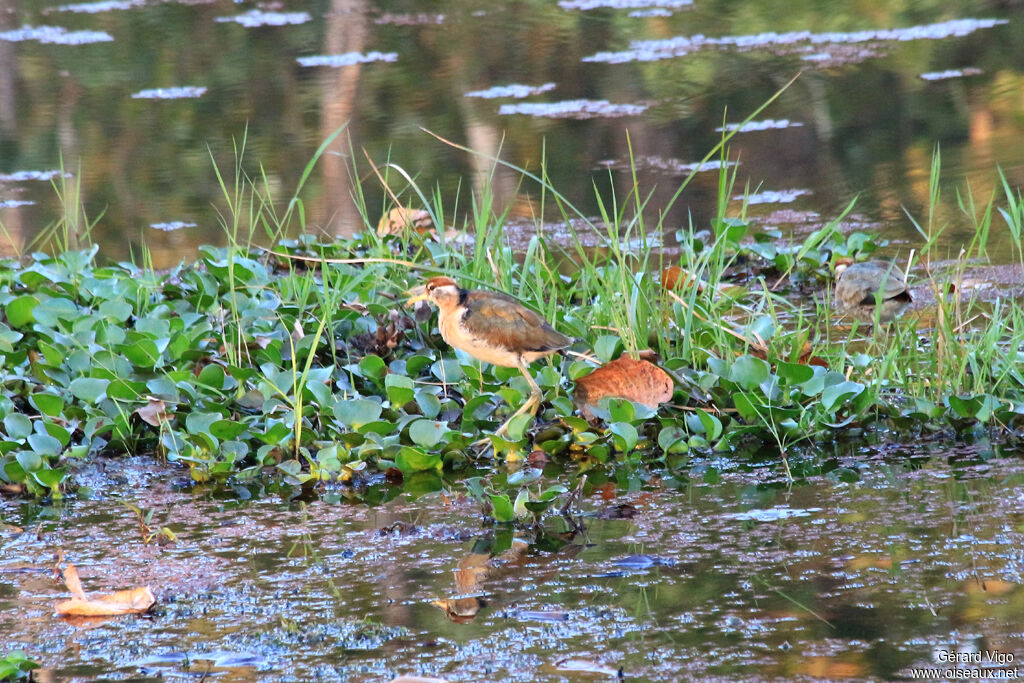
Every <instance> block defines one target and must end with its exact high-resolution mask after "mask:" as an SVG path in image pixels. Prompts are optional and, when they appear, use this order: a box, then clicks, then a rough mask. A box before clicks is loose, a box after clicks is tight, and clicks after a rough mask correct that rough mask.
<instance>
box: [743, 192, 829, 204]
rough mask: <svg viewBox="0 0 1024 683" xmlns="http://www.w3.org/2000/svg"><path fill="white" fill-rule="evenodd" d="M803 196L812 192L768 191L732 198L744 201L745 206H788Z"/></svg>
mask: <svg viewBox="0 0 1024 683" xmlns="http://www.w3.org/2000/svg"><path fill="white" fill-rule="evenodd" d="M805 194H812V192H811V191H810V190H768V191H766V192H758V193H757V194H752V195H749V196H747V197H744V196H743V195H739V196H736V197H733V199H736V200H739V201H742V200H743V199H746V200H747V204H788V203H790V202H792V201H793V200H795V199H796V198H797V197H802V196H803V195H805Z"/></svg>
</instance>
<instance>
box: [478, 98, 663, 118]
mask: <svg viewBox="0 0 1024 683" xmlns="http://www.w3.org/2000/svg"><path fill="white" fill-rule="evenodd" d="M646 110H647V105H644V104H612V103H611V102H609V101H608V100H564V101H562V102H523V103H521V104H503V105H501V108H500V109H498V113H499V114H503V115H508V114H525V115H527V116H543V117H548V118H553V119H593V118H600V117H615V116H636V115H638V114H642V113H644V112H645V111H646Z"/></svg>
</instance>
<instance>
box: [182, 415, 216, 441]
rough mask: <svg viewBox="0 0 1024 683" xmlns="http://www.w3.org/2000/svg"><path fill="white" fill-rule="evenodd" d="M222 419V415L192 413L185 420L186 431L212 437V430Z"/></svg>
mask: <svg viewBox="0 0 1024 683" xmlns="http://www.w3.org/2000/svg"><path fill="white" fill-rule="evenodd" d="M220 419H221V415H220V413H202V412H191V413H189V414H188V416H187V417H186V418H185V430H186V431H188V433H189V434H207V435H210V436H212V434H211V432H210V428H211V427H212V426H213V423H214V422H217V421H218V420H220Z"/></svg>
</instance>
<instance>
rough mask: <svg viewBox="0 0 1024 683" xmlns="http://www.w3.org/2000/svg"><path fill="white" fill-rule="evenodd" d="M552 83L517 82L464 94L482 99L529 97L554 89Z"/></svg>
mask: <svg viewBox="0 0 1024 683" xmlns="http://www.w3.org/2000/svg"><path fill="white" fill-rule="evenodd" d="M554 89H555V84H554V83H544V84H543V85H521V84H519V83H512V84H510V85H496V86H494V87H493V88H488V89H487V90H472V91H470V92H468V93H466V94H465V96H466V97H481V98H484V99H494V98H498V97H529V96H530V95H539V94H541V93H543V92H547V91H548V90H554Z"/></svg>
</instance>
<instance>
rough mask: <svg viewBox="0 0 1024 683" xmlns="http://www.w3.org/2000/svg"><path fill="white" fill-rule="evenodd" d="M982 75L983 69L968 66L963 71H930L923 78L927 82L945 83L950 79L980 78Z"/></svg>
mask: <svg viewBox="0 0 1024 683" xmlns="http://www.w3.org/2000/svg"><path fill="white" fill-rule="evenodd" d="M981 73H982V71H981V69H976V68H974V67H971V66H968V67H965V68H963V69H946V70H945V71H929V72H927V73H923V74H921V78H923V79H924V80H926V81H944V80H947V79H949V78H963V77H964V76H978V75H980V74H981Z"/></svg>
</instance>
